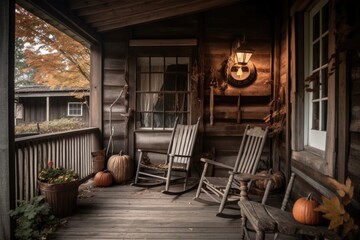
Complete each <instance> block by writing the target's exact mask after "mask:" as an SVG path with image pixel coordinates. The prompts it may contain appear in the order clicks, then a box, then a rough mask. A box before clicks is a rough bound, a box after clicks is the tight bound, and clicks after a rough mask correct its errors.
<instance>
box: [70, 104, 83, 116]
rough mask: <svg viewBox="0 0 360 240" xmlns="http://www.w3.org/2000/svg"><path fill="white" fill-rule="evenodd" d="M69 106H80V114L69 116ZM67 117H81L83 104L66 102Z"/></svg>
mask: <svg viewBox="0 0 360 240" xmlns="http://www.w3.org/2000/svg"><path fill="white" fill-rule="evenodd" d="M70 104H73V105H80V114H71V113H70ZM67 115H68V116H69V117H82V115H83V104H82V103H81V102H68V107H67Z"/></svg>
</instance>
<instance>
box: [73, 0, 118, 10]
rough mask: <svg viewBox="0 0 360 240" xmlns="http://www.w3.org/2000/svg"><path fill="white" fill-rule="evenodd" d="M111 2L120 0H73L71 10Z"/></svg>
mask: <svg viewBox="0 0 360 240" xmlns="http://www.w3.org/2000/svg"><path fill="white" fill-rule="evenodd" d="M110 2H119V0H71V1H70V5H71V6H70V7H71V10H76V9H82V8H87V7H93V6H101V5H104V4H108V3H110Z"/></svg>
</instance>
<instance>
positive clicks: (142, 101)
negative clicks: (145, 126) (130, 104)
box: [137, 93, 153, 112]
mask: <svg viewBox="0 0 360 240" xmlns="http://www.w3.org/2000/svg"><path fill="white" fill-rule="evenodd" d="M152 95H153V94H150V93H138V94H137V99H138V101H137V109H138V110H139V111H142V112H143V111H152V110H153V109H152V106H153V99H152V98H153V96H152Z"/></svg>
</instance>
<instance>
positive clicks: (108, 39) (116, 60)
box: [102, 30, 129, 154]
mask: <svg viewBox="0 0 360 240" xmlns="http://www.w3.org/2000/svg"><path fill="white" fill-rule="evenodd" d="M128 37H129V31H128V30H123V31H118V32H116V33H108V34H105V35H104V39H103V61H104V69H103V121H102V122H103V130H104V131H103V139H104V148H106V147H107V146H108V143H109V139H110V133H111V131H112V130H111V128H113V129H114V132H113V137H112V143H113V146H114V147H113V148H111V149H109V152H110V153H114V154H117V153H119V152H120V151H123V152H124V153H127V152H128V150H127V149H126V146H125V143H126V141H125V140H126V139H127V137H128V136H125V134H126V121H125V120H126V119H125V117H124V116H123V115H122V114H125V113H127V112H128V96H127V93H126V92H125V91H124V92H123V94H122V95H121V97H120V99H119V100H118V101H117V102H116V103H115V104H114V105H113V107H112V118H111V123H110V105H111V104H112V103H113V102H114V101H115V100H116V99H117V97H118V96H119V95H120V93H121V91H122V90H123V89H124V86H125V85H127V83H126V68H127V65H126V62H127V52H128ZM110 124H111V126H110Z"/></svg>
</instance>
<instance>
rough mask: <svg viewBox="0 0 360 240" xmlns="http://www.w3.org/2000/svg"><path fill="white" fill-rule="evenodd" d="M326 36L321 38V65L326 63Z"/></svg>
mask: <svg viewBox="0 0 360 240" xmlns="http://www.w3.org/2000/svg"><path fill="white" fill-rule="evenodd" d="M328 41H329V40H328V35H325V36H324V37H323V38H322V58H321V64H322V65H324V64H326V63H327V62H328V60H329V58H328Z"/></svg>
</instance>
